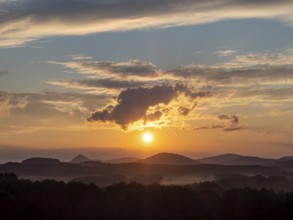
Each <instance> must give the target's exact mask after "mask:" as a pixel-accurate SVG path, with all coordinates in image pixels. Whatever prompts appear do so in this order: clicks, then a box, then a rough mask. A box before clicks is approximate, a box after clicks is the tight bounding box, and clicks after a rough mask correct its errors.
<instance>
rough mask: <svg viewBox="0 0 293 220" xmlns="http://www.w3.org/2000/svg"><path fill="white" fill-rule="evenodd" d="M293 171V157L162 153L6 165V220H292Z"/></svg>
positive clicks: (1, 177)
mask: <svg viewBox="0 0 293 220" xmlns="http://www.w3.org/2000/svg"><path fill="white" fill-rule="evenodd" d="M128 159H129V160H130V161H133V160H135V162H127V160H128ZM119 161H122V162H123V163H119ZM292 164H293V160H292V157H286V158H280V159H265V158H257V157H246V156H241V155H232V154H225V155H219V156H215V157H210V158H203V159H197V160H193V159H191V158H188V157H185V156H182V155H178V154H172V153H159V154H156V155H153V156H151V157H148V158H145V159H138V158H137V160H136V159H135V158H131V157H130V158H128V157H124V158H122V159H121V160H120V159H119V158H117V159H114V160H113V161H112V160H108V161H105V162H102V161H98V160H90V159H89V158H87V157H86V156H84V155H78V156H77V157H75V158H73V159H72V160H71V161H70V162H61V161H60V160H58V159H55V158H30V159H26V160H23V161H22V162H21V163H15V162H14V163H11V162H9V163H5V164H2V165H1V166H0V172H1V173H2V174H0V204H1V207H2V208H1V210H2V211H1V216H3V217H4V219H17V218H20V217H25V218H30V219H252V220H253V219H257V220H259V219H292V217H293V209H292V207H293V172H292V171H293V166H292ZM11 209H13V211H12V210H11Z"/></svg>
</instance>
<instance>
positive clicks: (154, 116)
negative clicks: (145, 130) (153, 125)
mask: <svg viewBox="0 0 293 220" xmlns="http://www.w3.org/2000/svg"><path fill="white" fill-rule="evenodd" d="M162 115H163V113H162V112H161V111H155V112H154V113H150V114H148V115H146V116H145V118H144V124H146V123H147V122H148V121H157V120H159V119H160V118H161V116H162Z"/></svg>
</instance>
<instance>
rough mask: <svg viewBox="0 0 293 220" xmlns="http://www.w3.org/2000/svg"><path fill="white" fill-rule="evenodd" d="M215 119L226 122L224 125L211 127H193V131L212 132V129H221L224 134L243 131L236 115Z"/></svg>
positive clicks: (221, 116)
mask: <svg viewBox="0 0 293 220" xmlns="http://www.w3.org/2000/svg"><path fill="white" fill-rule="evenodd" d="M217 119H218V120H220V121H226V122H227V123H226V124H224V125H223V124H212V125H211V126H199V127H195V128H193V129H192V130H193V131H199V130H214V129H222V130H223V131H225V132H229V131H238V130H242V129H244V128H243V127H242V126H240V125H239V117H238V116H237V115H226V114H222V115H219V116H217Z"/></svg>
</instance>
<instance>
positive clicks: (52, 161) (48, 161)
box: [21, 157, 61, 164]
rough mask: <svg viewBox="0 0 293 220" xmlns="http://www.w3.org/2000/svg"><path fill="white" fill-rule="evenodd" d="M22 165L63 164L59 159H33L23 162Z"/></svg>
mask: <svg viewBox="0 0 293 220" xmlns="http://www.w3.org/2000/svg"><path fill="white" fill-rule="evenodd" d="M21 163H22V164H58V163H61V162H60V160H58V159H52V158H42V157H33V158H29V159H26V160H23V161H22V162H21Z"/></svg>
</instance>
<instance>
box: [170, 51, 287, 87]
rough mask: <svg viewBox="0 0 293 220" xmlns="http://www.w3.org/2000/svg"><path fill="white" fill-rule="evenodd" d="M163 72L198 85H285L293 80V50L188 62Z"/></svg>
mask: <svg viewBox="0 0 293 220" xmlns="http://www.w3.org/2000/svg"><path fill="white" fill-rule="evenodd" d="M165 72H166V73H167V74H170V75H172V76H173V77H175V78H178V79H184V80H193V81H196V82H197V84H198V85H200V84H201V85H212V86H221V85H228V86H239V85H242V86H243V85H248V84H250V85H252V84H260V83H261V84H280V83H283V84H284V83H285V84H288V83H293V52H292V51H288V50H287V51H283V52H278V53H264V54H262V53H248V54H244V55H239V56H235V57H234V58H232V59H231V61H229V62H226V63H222V64H219V65H215V66H203V65H194V64H191V65H183V66H178V67H176V68H174V69H170V70H166V71H165Z"/></svg>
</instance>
